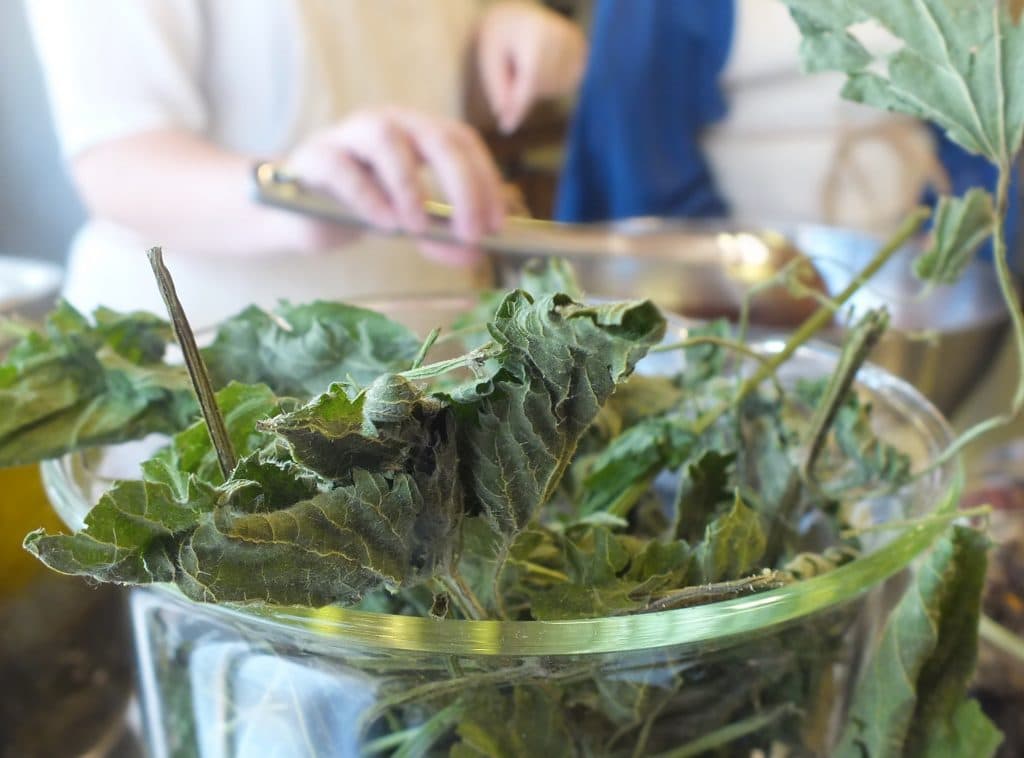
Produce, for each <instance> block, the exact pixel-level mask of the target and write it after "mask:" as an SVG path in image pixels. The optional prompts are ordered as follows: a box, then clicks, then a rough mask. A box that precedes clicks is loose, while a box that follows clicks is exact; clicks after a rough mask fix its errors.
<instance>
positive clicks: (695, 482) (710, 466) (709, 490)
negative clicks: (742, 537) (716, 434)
mask: <svg viewBox="0 0 1024 758" xmlns="http://www.w3.org/2000/svg"><path fill="white" fill-rule="evenodd" d="M735 460H736V455H735V454H733V453H727V454H723V453H720V452H718V451H717V450H705V451H704V452H703V453H701V455H700V457H699V458H697V459H696V460H695V461H694V462H692V463H690V464H689V465H688V466H687V467H686V469H685V472H684V473H683V475H682V476H681V477H680V480H679V489H678V491H677V493H676V502H675V513H674V520H675V527H674V529H673V531H674V533H675V535H676V537H678V538H680V539H685V540H691V541H694V540H697V539H699V538H700V536H701V534H702V532H703V531H704V526H705V524H707V523H708V521H709V520H710V519H711V516H712V515H713V514H714V513H715V511H716V510H717V509H718V506H719V505H721V504H722V503H723V502H726V501H728V500H729V498H730V497H732V496H733V491H732V490H733V488H732V487H731V486H730V480H731V479H732V470H731V469H732V465H733V462H734V461H735Z"/></svg>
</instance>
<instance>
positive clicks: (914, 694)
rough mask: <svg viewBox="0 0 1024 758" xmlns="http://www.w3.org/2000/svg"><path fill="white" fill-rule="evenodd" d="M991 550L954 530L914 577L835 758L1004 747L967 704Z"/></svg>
mask: <svg viewBox="0 0 1024 758" xmlns="http://www.w3.org/2000/svg"><path fill="white" fill-rule="evenodd" d="M987 548H988V542H987V540H986V539H985V537H984V536H983V535H982V534H980V533H979V532H977V531H975V530H973V529H969V528H967V527H961V526H955V527H953V528H952V530H951V531H950V532H949V533H948V534H947V535H945V536H943V537H942V538H941V539H940V540H939V542H938V544H937V545H936V547H935V548H934V550H933V551H932V553H931V555H930V556H929V557H928V560H927V563H926V564H925V565H924V566H922V567H921V570H920V571H918V573H917V577H916V580H915V582H914V585H913V586H912V587H911V588H910V590H909V591H908V592H907V593H906V595H905V596H904V597H903V599H902V600H901V601H900V604H899V605H898V606H897V608H896V609H895V611H894V612H893V615H892V616H891V617H890V618H889V621H888V623H887V624H886V627H885V631H884V634H883V636H882V639H881V642H880V644H879V646H878V648H877V650H876V651H875V653H874V656H873V658H872V659H871V662H870V663H869V665H868V668H867V670H866V672H865V675H864V678H863V679H862V681H861V682H860V683H859V685H858V687H857V690H856V694H855V698H854V702H853V705H852V707H851V711H850V716H849V720H848V722H847V726H846V729H845V731H844V733H843V735H842V739H841V741H840V743H839V746H838V748H837V749H836V751H835V753H834V754H835V755H836V756H837V758H852V757H853V756H863V755H906V756H925V755H928V756H939V755H942V756H951V757H952V756H961V757H962V758H968V756H971V757H972V758H973V756H990V755H992V754H993V753H994V752H995V749H996V747H998V745H999V742H1000V740H1001V735H1000V734H999V732H998V730H996V729H995V727H993V726H992V724H991V723H989V722H988V720H987V719H986V718H985V717H984V715H982V713H981V711H980V709H979V708H978V706H977V704H976V703H974V702H973V701H968V700H965V699H964V698H965V695H966V692H967V684H968V681H969V680H970V677H971V674H972V672H973V670H974V662H975V653H976V649H977V637H978V617H979V613H980V606H981V590H982V585H983V583H984V578H985V565H986V560H985V554H986V550H987Z"/></svg>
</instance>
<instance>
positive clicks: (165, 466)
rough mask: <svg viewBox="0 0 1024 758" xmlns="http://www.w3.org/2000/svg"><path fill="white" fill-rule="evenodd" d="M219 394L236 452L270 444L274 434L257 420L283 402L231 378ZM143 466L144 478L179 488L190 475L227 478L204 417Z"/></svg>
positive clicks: (261, 387) (262, 388) (262, 389)
mask: <svg viewBox="0 0 1024 758" xmlns="http://www.w3.org/2000/svg"><path fill="white" fill-rule="evenodd" d="M216 398H217V407H218V408H220V412H221V414H222V415H223V416H224V424H225V427H226V428H227V430H228V437H229V439H230V440H231V446H232V448H233V449H234V451H235V455H237V456H238V457H239V458H244V457H246V456H250V455H252V454H253V453H255V452H256V451H258V450H260V449H262V448H264V447H266V446H267V445H269V444H271V442H272V441H273V435H271V434H269V433H266V432H261V431H260V430H259V429H258V428H257V424H258V423H259V422H261V421H263V420H264V419H267V418H269V417H271V416H274V415H276V414H278V413H280V412H281V403H280V401H279V400H278V399H277V398H276V397H274V395H273V393H272V392H271V391H270V390H269V389H268V388H267V387H266V386H264V385H262V384H257V385H248V384H237V383H234V382H232V383H231V384H229V385H228V386H227V387H225V388H224V389H222V390H220V391H219V392H217V395H216ZM142 470H143V477H144V478H145V479H148V480H149V481H162V482H166V483H167V484H170V485H171V486H174V487H176V488H177V490H178V491H179V492H181V491H182V485H183V483H184V482H185V481H186V480H187V479H188V477H189V476H191V475H194V476H195V477H197V478H198V479H200V480H202V481H204V482H209V483H211V484H220V483H222V482H223V481H224V477H223V475H222V474H221V470H220V463H219V462H218V460H217V453H216V451H215V450H214V448H213V443H212V442H211V441H210V433H209V432H208V431H207V429H206V424H205V422H203V421H197V422H195V423H194V424H192V425H191V426H190V427H188V428H187V429H184V430H182V431H181V432H178V433H177V434H176V435H174V437H173V438H171V441H170V443H169V444H168V445H167V447H165V448H164V449H162V450H160V451H159V452H158V453H157V454H156V455H154V456H153V457H152V458H151V459H150V460H148V461H146V462H145V463H143V465H142Z"/></svg>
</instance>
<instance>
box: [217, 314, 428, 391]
mask: <svg viewBox="0 0 1024 758" xmlns="http://www.w3.org/2000/svg"><path fill="white" fill-rule="evenodd" d="M419 347H420V340H419V339H418V338H417V337H416V335H415V334H413V333H412V332H411V331H410V330H408V329H407V328H405V327H404V326H402V325H401V324H398V323H397V322H395V321H392V320H391V319H389V318H388V317H387V316H384V315H382V314H380V313H377V312H376V311H372V310H369V309H367V308H359V307H356V306H354V305H346V304H344V303H329V302H322V301H318V302H314V303H309V304H305V305H292V304H290V303H281V304H280V305H279V306H278V307H277V308H276V309H275V310H274V311H273V312H272V313H268V312H267V311H265V310H263V309H261V308H257V307H255V306H251V307H249V308H247V309H245V310H244V311H242V312H241V313H240V314H238V315H237V316H235V317H234V318H231V319H228V320H227V321H225V322H224V323H223V324H221V325H220V327H219V328H218V329H217V336H216V337H215V339H214V341H213V343H212V344H211V345H210V346H209V347H207V348H205V349H204V350H203V360H204V361H206V364H207V367H208V368H209V371H210V377H211V379H212V380H213V383H214V385H215V386H223V385H224V384H226V383H227V382H229V381H237V382H244V383H246V384H260V383H262V384H266V385H267V386H269V387H270V388H271V389H272V390H273V391H274V392H275V393H276V394H278V395H281V396H289V397H298V398H303V399H305V398H310V397H313V396H315V395H318V394H320V393H321V392H323V390H324V388H325V387H327V386H328V385H329V384H331V383H332V382H354V383H355V384H356V385H358V386H365V385H367V384H369V383H370V382H372V381H373V380H374V379H376V378H377V377H378V376H379V375H380V374H383V373H385V372H389V371H400V370H402V369H403V368H407V367H408V366H409V364H410V363H411V361H412V360H413V358H415V357H416V353H417V351H418V350H419Z"/></svg>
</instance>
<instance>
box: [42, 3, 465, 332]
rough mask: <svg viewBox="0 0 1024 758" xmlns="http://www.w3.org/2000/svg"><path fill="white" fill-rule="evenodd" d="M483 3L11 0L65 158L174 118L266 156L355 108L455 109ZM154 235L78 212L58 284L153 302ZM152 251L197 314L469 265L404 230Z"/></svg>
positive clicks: (91, 301)
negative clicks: (245, 248)
mask: <svg viewBox="0 0 1024 758" xmlns="http://www.w3.org/2000/svg"><path fill="white" fill-rule="evenodd" d="M483 2H484V0H216V1H215V2H210V1H209V0H129V1H128V2H125V0H88V1H87V2H82V0H26V9H27V11H28V16H29V20H30V23H31V28H32V32H33V35H34V37H35V41H36V46H37V49H38V52H39V56H40V60H41V63H42V68H43V72H44V76H45V79H46V83H47V86H48V91H49V94H50V99H51V104H52V110H53V116H54V122H55V125H56V130H57V134H58V137H59V140H60V143H61V145H62V149H63V151H64V153H65V155H66V156H67V157H68V158H70V157H73V156H74V155H76V154H78V153H80V152H81V151H83V150H85V149H87V148H89V147H91V146H93V145H97V144H100V143H102V142H105V141H108V140H113V139H117V138H119V137H125V136H128V135H132V134H137V133H141V132H145V131H148V130H153V129H160V128H169V127H182V128H186V129H189V130H191V131H194V132H196V133H198V134H201V135H204V136H205V137H207V138H209V139H211V140H212V141H214V142H215V143H217V144H219V145H221V146H223V147H225V148H228V149H230V150H234V151H238V152H240V153H243V154H247V155H251V156H253V158H254V159H255V158H263V157H268V156H275V155H281V154H283V153H285V152H286V151H287V150H288V149H289V148H291V147H293V146H295V145H296V144H298V143H299V142H300V141H301V140H303V139H304V138H305V137H308V136H309V135H310V134H311V133H313V132H315V131H316V130H318V129H320V128H323V127H325V126H328V125H329V124H331V123H332V122H334V121H336V120H338V119H339V118H341V117H343V116H344V115H345V114H346V113H348V112H350V111H352V110H353V109H355V108H358V107H361V106H369V105H374V104H378V103H384V102H388V103H397V104H401V105H405V106H408V107H412V108H417V109H419V110H422V111H425V112H428V113H431V114H434V115H439V116H449V117H458V116H460V115H461V113H462V97H463V92H464V86H463V78H464V71H465V67H466V65H467V55H468V47H469V42H470V39H471V36H472V33H473V30H474V27H475V24H476V21H477V17H478V13H479V11H480V8H481V7H482V3H483ZM195 191H196V192H200V193H201V192H202V187H196V190H195ZM168 213H173V209H168ZM160 243H161V241H160V240H155V239H148V238H144V237H143V236H142V235H139V234H137V233H136V232H134V231H133V230H131V229H126V228H124V227H121V226H117V225H114V224H112V223H110V222H106V221H102V220H94V221H91V222H89V223H88V224H87V225H86V226H85V227H84V228H83V229H82V230H81V231H80V232H79V234H78V235H77V237H76V238H75V240H74V243H73V245H72V249H71V251H70V257H69V261H68V272H67V281H66V285H65V295H66V296H67V297H68V298H69V299H70V300H71V301H72V302H73V303H74V304H75V305H77V306H79V307H81V308H85V309H91V308H93V307H95V306H97V305H100V304H102V305H108V306H110V307H113V308H117V309H122V310H127V309H133V308H144V309H148V310H152V311H155V312H157V313H163V304H162V302H161V301H160V298H159V294H158V292H157V289H156V285H155V284H154V282H153V279H152V273H151V271H150V269H149V265H148V263H147V261H146V257H145V250H146V249H147V248H149V247H151V246H152V245H154V244H160ZM165 253H166V256H167V259H168V265H169V267H170V268H171V270H172V273H173V274H174V276H175V280H176V282H177V285H178V287H177V288H178V292H179V294H180V296H181V298H182V301H183V303H184V304H185V307H186V309H187V311H188V312H189V314H190V316H191V317H192V321H193V323H194V324H196V325H197V326H202V325H208V324H210V323H211V322H213V321H215V320H216V319H219V318H222V317H224V316H226V315H229V314H231V313H232V312H235V311H237V310H240V309H241V308H242V307H244V306H245V305H247V304H248V303H251V302H256V303H259V304H261V305H272V304H273V303H274V302H276V301H277V300H278V299H281V298H287V299H291V300H293V301H304V300H308V299H311V298H314V297H328V298H340V297H350V296H353V295H376V294H396V293H406V292H414V293H422V292H430V291H434V292H437V291H448V292H452V291H460V290H465V289H466V288H468V287H471V286H474V285H475V284H479V283H480V281H481V274H482V272H481V271H479V270H474V271H470V270H460V269H453V268H450V267H446V266H442V265H440V264H434V263H431V262H429V261H427V260H425V259H423V258H422V256H420V255H419V253H418V252H417V251H416V249H415V247H414V246H413V245H411V244H410V243H408V242H405V241H400V240H394V239H379V238H377V239H375V238H369V237H368V238H365V239H364V240H362V241H360V242H358V243H355V244H353V245H348V246H346V247H345V248H343V249H341V250H338V251H336V252H334V253H331V254H326V255H321V256H303V257H301V258H296V257H295V256H294V255H290V254H287V253H282V254H279V255H267V256H261V257H255V258H252V259H245V260H242V259H239V258H234V257H231V258H229V257H218V256H213V255H209V254H207V253H204V252H203V251H190V252H189V253H187V254H186V253H184V252H182V251H175V250H173V249H166V248H165Z"/></svg>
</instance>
